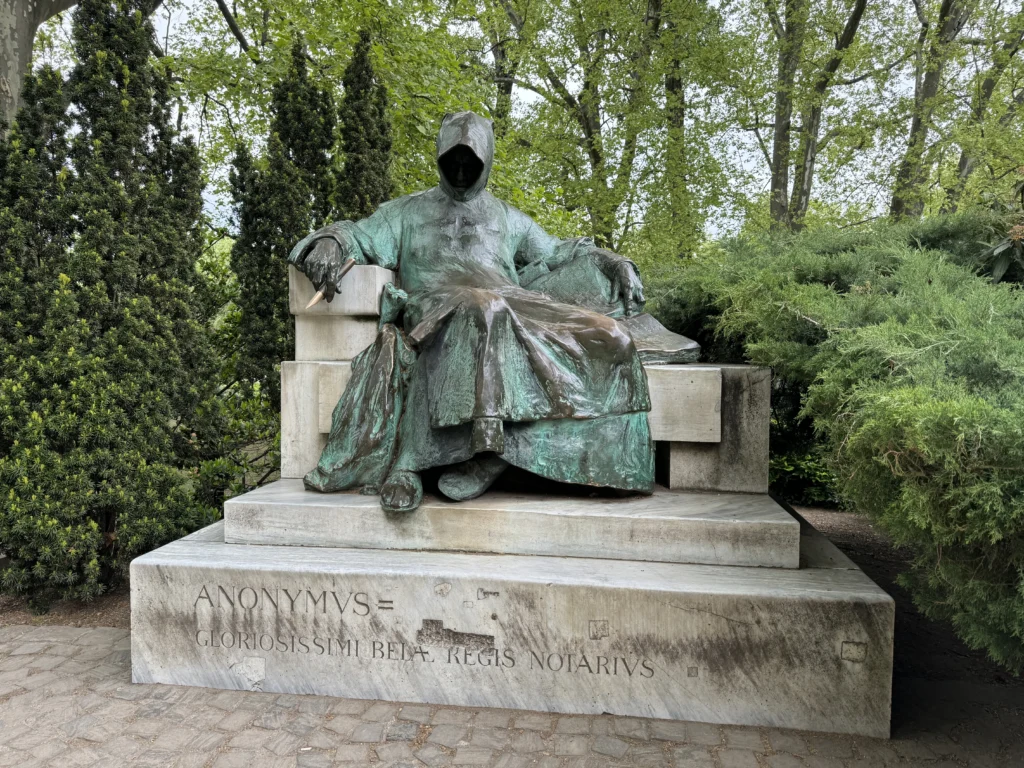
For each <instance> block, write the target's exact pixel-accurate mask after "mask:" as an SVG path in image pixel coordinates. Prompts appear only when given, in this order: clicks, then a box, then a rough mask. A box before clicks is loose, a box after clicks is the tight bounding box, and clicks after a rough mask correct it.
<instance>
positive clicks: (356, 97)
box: [337, 30, 392, 219]
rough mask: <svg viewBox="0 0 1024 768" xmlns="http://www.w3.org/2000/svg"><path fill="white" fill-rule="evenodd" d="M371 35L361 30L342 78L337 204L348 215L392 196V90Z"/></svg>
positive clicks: (368, 211)
mask: <svg viewBox="0 0 1024 768" xmlns="http://www.w3.org/2000/svg"><path fill="white" fill-rule="evenodd" d="M370 51H371V41H370V34H369V33H368V32H366V31H365V30H363V31H361V32H360V33H359V41H358V42H357V43H356V47H355V51H354V52H353V53H352V60H351V61H350V62H349V64H348V66H347V67H346V68H345V75H344V77H343V78H342V85H343V87H344V96H343V97H342V100H341V108H340V110H339V115H340V118H341V155H342V159H343V161H344V167H343V169H342V171H341V173H340V174H339V177H338V190H337V208H338V213H339V215H340V217H341V218H343V219H362V218H365V217H366V216H369V215H370V214H371V213H373V212H374V211H376V210H377V208H378V207H379V206H380V205H381V203H384V202H387V201H388V200H389V199H390V198H391V194H392V184H391V122H390V120H389V119H388V115H387V108H386V107H387V91H386V90H385V89H384V86H383V85H382V84H381V83H380V82H378V80H377V77H376V75H375V74H374V71H373V62H372V61H371V59H370Z"/></svg>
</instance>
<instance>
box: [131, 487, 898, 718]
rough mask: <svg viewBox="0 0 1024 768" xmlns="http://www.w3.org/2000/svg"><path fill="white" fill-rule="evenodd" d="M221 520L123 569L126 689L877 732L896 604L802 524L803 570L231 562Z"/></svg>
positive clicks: (266, 554)
mask: <svg viewBox="0 0 1024 768" xmlns="http://www.w3.org/2000/svg"><path fill="white" fill-rule="evenodd" d="M705 501H706V500H705ZM624 508H625V507H624ZM279 511H280V510H279ZM378 512H379V511H378ZM373 513H374V512H373V511H371V510H367V511H365V512H364V515H372V514H373ZM535 514H536V513H535ZM435 515H436V513H435ZM680 516H681V517H683V518H685V517H686V515H685V514H682V515H680ZM620 517H622V516H621V515H620ZM690 517H693V515H690ZM231 518H232V514H231V512H230V508H229V513H228V520H227V523H224V522H221V523H218V524H216V525H214V526H211V527H209V528H207V529H205V530H203V531H200V532H198V533H196V534H193V535H191V536H188V537H186V538H184V539H181V540H180V541H177V542H174V543H172V544H169V545H167V546H165V547H162V548H160V549H158V550H156V551H154V552H151V553H149V554H147V555H143V556H142V557H140V558H138V559H136V560H135V561H134V562H133V563H132V565H131V584H132V676H133V680H134V681H135V682H137V683H172V684H181V685H194V686H206V687H212V688H224V689H248V690H264V691H273V692H289V693H311V694H314V693H315V694H325V695H334V696H344V697H355V698H364V699H384V700H391V701H408V702H427V703H438V704H450V705H463V706H488V707H499V708H512V709H527V710H542V711H552V712H566V713H591V714H597V713H605V712H607V713H612V714H617V715H632V716H641V717H656V718H671V719H681V720H696V721H704V722H713V723H731V724H742V725H763V726H773V727H780V728H799V729H806V730H815V731H830V732H845V733H855V734H863V735H868V736H877V737H886V736H888V733H889V713H890V694H891V671H892V637H893V621H894V608H893V601H892V599H891V598H889V596H888V595H886V594H885V593H884V592H883V591H882V590H880V589H879V588H878V587H877V586H876V585H875V584H874V583H872V582H871V580H870V579H868V578H867V577H866V576H865V575H864V574H863V573H862V572H861V571H860V570H859V569H858V568H857V567H856V566H855V565H854V564H853V563H852V562H850V561H849V560H848V559H847V558H846V557H845V556H843V555H842V554H841V553H840V552H839V551H838V550H836V549H835V547H833V546H832V545H831V544H830V543H829V542H828V541H827V540H825V539H824V538H823V537H821V536H820V535H819V534H817V533H816V532H815V531H814V530H813V529H811V528H809V527H807V526H803V527H802V530H801V531H800V536H799V540H798V547H799V566H800V567H798V568H796V567H744V566H739V565H704V564H685V563H675V562H671V563H669V562H649V561H641V560H637V559H630V560H622V559H595V558H592V557H567V556H564V555H559V556H540V555H536V554H480V553H474V554H468V553H461V552H439V551H409V550H396V549H366V548H353V547H335V546H310V544H312V543H315V542H312V541H306V542H305V543H306V546H280V545H273V544H239V543H235V544H231V543H225V526H226V525H227V526H228V527H229V528H232V527H233V528H234V532H233V534H232V536H233V537H235V538H236V539H237V538H238V537H239V536H243V537H245V536H254V535H255V534H254V533H253V531H254V530H255V529H253V528H252V527H251V526H250V528H249V529H248V533H246V532H245V531H246V530H247V529H246V528H245V527H241V526H239V521H238V520H237V519H236V520H234V521H232V519H231ZM534 522H535V523H537V521H534ZM548 522H550V521H547V522H544V521H541V522H540V524H547V523H548ZM621 522H622V521H621V520H620V521H619V523H621ZM617 525H618V523H617ZM342 527H343V526H340V525H338V526H335V530H334V531H333V532H327V535H328V536H337V535H339V534H338V531H340V530H341V528H342ZM428 528H429V526H428ZM428 528H424V529H421V530H420V531H419V533H418V534H417V535H418V536H420V537H421V539H420V541H419V543H420V544H421V545H422V546H424V547H436V546H440V545H441V544H442V542H445V541H449V540H451V539H450V537H449V538H445V536H446V534H445V535H442V534H441V533H439V532H438V531H437V530H436V529H435V530H434V531H433V533H431V531H430V530H428ZM615 530H618V531H619V533H621V532H623V531H626V530H627V529H626V528H618V529H613V534H614V535H618V533H614V531H615ZM750 530H754V528H751V529H750ZM424 531H426V532H424ZM372 534H373V526H372V525H371V526H370V527H369V528H364V529H362V530H361V532H360V533H359V535H360V536H368V535H372ZM613 534H607V533H606V535H613ZM305 535H306V536H307V537H308V536H310V535H311V534H310V533H309V532H307V533H306V534H305ZM422 537H425V538H422ZM321 543H333V542H332V541H327V542H321ZM372 543H373V542H372V541H366V540H363V541H362V544H364V545H365V544H372ZM606 557H607V553H606Z"/></svg>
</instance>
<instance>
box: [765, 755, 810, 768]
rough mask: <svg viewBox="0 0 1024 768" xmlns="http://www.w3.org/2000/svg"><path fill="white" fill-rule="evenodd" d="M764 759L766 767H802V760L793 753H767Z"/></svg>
mask: <svg viewBox="0 0 1024 768" xmlns="http://www.w3.org/2000/svg"><path fill="white" fill-rule="evenodd" d="M764 760H765V762H766V763H768V768H804V761H803V760H801V759H800V758H799V757H796V756H795V755H785V754H783V755H768V756H767V757H765V758H764Z"/></svg>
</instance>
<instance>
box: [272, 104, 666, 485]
mask: <svg viewBox="0 0 1024 768" xmlns="http://www.w3.org/2000/svg"><path fill="white" fill-rule="evenodd" d="M450 118H454V119H450ZM481 123H482V124H484V125H481ZM458 145H462V146H465V147H468V148H469V149H471V150H472V151H473V153H474V154H475V155H476V157H478V158H479V159H480V161H481V163H482V166H483V168H482V171H481V173H480V175H479V177H478V178H477V179H476V180H475V183H474V184H473V185H472V186H471V187H469V188H468V189H454V188H453V187H452V185H451V183H450V182H449V180H448V179H446V177H445V174H444V173H443V172H442V173H441V183H440V184H439V185H438V186H437V187H434V188H433V189H430V190H428V191H426V192H422V193H417V194H413V195H407V196H405V197H401V198H398V199H396V200H393V201H390V202H388V203H385V204H384V205H382V206H381V207H380V208H379V209H378V210H377V212H376V213H374V214H373V215H372V216H370V217H369V218H367V219H364V220H362V221H358V222H340V223H337V224H332V225H330V226H327V227H325V228H323V229H321V230H319V231H318V232H315V233H313V234H312V235H310V236H309V237H307V238H306V239H305V240H303V241H302V242H300V243H299V244H298V245H297V246H296V247H295V249H294V250H293V252H292V254H291V256H290V257H289V261H291V262H292V263H293V264H295V265H296V266H298V267H299V268H300V269H301V268H303V264H304V261H305V257H306V256H307V255H308V254H309V253H310V251H311V250H312V249H313V247H314V246H315V245H316V242H317V241H318V240H320V239H322V238H332V239H333V240H335V242H337V244H338V246H339V250H340V252H341V254H342V256H341V258H342V259H349V258H353V259H355V260H356V262H357V263H360V264H376V265H379V266H381V267H385V268H388V269H392V270H395V271H396V272H397V284H398V286H399V287H400V289H401V290H394V289H391V290H389V291H388V292H386V301H385V303H386V304H388V306H387V307H386V308H385V307H382V316H381V330H380V333H379V335H378V337H377V340H376V341H375V342H374V344H372V345H371V346H370V347H369V348H367V349H366V350H364V351H363V352H362V353H360V355H359V356H357V358H356V359H355V360H354V361H353V368H352V377H351V379H350V381H349V384H348V386H347V388H346V390H345V392H344V394H343V395H342V398H341V400H340V401H339V403H338V406H337V407H336V409H335V411H334V418H333V422H332V429H331V433H330V435H329V439H328V444H327V447H326V448H325V450H324V452H323V455H322V456H321V459H320V462H319V464H318V466H317V467H316V469H314V470H313V471H312V472H310V473H309V474H308V475H307V476H306V479H305V482H306V485H307V487H309V488H311V489H315V490H320V491H335V490H343V489H346V488H353V487H364V488H366V489H368V490H374V489H377V488H379V487H380V485H381V484H382V483H383V481H384V479H385V478H386V477H387V474H388V472H389V471H390V470H391V469H394V468H397V469H408V470H412V471H421V470H424V469H428V468H431V467H439V466H445V465H449V464H455V463H458V462H461V461H465V460H466V459H469V458H472V456H473V455H474V454H476V453H481V452H486V451H494V452H496V453H499V454H501V455H502V457H503V458H504V459H505V460H506V461H508V462H509V463H510V464H512V465H514V466H519V467H521V468H523V469H526V470H528V471H530V472H534V473H536V474H538V475H541V476H543V477H547V478H550V479H553V480H558V481H562V482H569V483H583V484H588V485H597V486H607V487H611V488H619V489H624V490H635V491H649V490H650V489H651V487H652V485H653V474H654V459H653V444H652V442H651V436H650V429H649V426H648V422H647V411H649V410H650V398H649V395H648V390H647V379H646V375H645V374H644V370H643V365H642V364H641V361H640V357H639V355H638V353H637V350H636V347H635V345H634V343H633V341H632V339H631V338H630V336H629V334H628V333H626V331H625V330H623V329H622V328H621V327H620V325H619V324H618V323H617V322H616V320H615V319H613V317H611V316H609V315H621V314H622V311H621V304H619V303H616V302H615V301H614V297H613V296H612V292H611V290H610V281H609V279H608V278H607V276H606V275H607V274H608V273H609V272H610V271H611V270H610V267H614V266H616V264H613V263H610V260H612V261H614V262H616V263H621V262H622V261H625V260H624V259H621V257H617V256H614V255H612V254H609V253H608V252H607V251H602V250H600V249H597V248H595V247H594V244H593V242H592V241H591V240H589V239H588V238H576V239H571V240H559V239H557V238H555V237H552V236H550V235H548V234H547V233H546V232H544V231H543V230H542V229H541V228H540V227H539V226H538V225H537V224H536V223H535V222H533V221H532V220H531V219H530V218H529V217H528V216H526V215H525V214H523V213H521V212H520V211H518V210H516V209H515V208H513V207H512V206H510V205H508V204H506V203H504V202H502V201H501V200H499V199H497V198H495V197H494V196H493V195H491V194H490V193H489V192H488V191H487V190H486V188H485V186H486V182H487V177H488V175H489V172H490V166H491V161H492V159H493V135H492V133H491V130H490V125H489V123H487V121H484V120H483V119H482V118H479V117H477V116H476V115H472V114H471V113H460V115H456V116H448V117H446V120H445V124H444V125H443V126H442V130H441V135H440V137H439V140H438V157H439V158H441V157H442V156H443V155H444V154H445V152H447V151H449V150H451V149H452V147H455V146H458ZM627 263H628V262H627ZM631 266H632V265H631ZM633 268H635V267H633ZM560 283H561V286H560V288H559V284H560ZM531 284H537V285H539V286H543V287H544V290H543V292H542V291H538V290H531V289H530V285H531ZM556 289H557V290H556ZM554 295H559V296H572V297H573V298H574V300H575V301H578V302H579V303H567V302H564V301H558V300H556V299H555V298H553V296H554ZM577 297H578V298H577ZM580 304H585V305H586V307H590V308H585V307H584V306H580ZM595 310H596V311H595ZM399 315H400V318H399Z"/></svg>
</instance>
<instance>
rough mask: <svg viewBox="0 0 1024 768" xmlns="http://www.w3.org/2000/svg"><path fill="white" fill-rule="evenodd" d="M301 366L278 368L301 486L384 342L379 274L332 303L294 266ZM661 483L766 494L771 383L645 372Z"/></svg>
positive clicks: (749, 377) (756, 371)
mask: <svg viewBox="0 0 1024 768" xmlns="http://www.w3.org/2000/svg"><path fill="white" fill-rule="evenodd" d="M288 269H289V306H290V309H291V313H292V314H293V315H294V316H295V360H288V361H285V362H283V363H282V364H281V475H282V476H283V477H286V478H289V477H302V476H303V475H305V474H306V473H307V472H308V471H309V470H311V469H312V468H313V467H314V466H316V463H317V460H318V459H319V457H320V452H321V451H322V450H323V448H324V446H325V445H326V443H327V435H328V433H329V432H330V429H331V414H332V412H333V410H334V406H335V405H336V404H337V402H338V399H339V398H340V397H341V393H342V391H343V390H344V388H345V385H346V383H347V382H348V378H349V375H350V370H351V361H352V359H353V358H354V357H355V356H356V355H357V354H359V352H361V351H362V350H363V349H365V348H366V347H367V346H368V345H369V344H370V343H372V342H373V339H374V337H375V336H376V333H377V318H378V315H379V305H380V293H381V291H382V290H383V288H384V285H386V284H387V283H390V282H392V281H393V280H394V273H392V272H391V271H390V270H387V269H383V268H381V267H373V266H359V267H355V268H353V269H352V270H351V271H350V272H349V273H348V274H347V275H346V276H345V278H344V279H343V280H342V285H341V292H340V294H339V295H337V296H336V297H335V298H334V300H333V301H332V302H330V303H328V302H326V301H321V302H320V303H319V304H317V305H316V306H314V307H311V308H309V309H306V305H307V304H308V303H309V300H310V299H311V298H312V297H313V294H314V293H315V290H314V288H313V285H312V283H310V281H309V280H308V279H307V278H306V276H305V275H303V274H302V273H301V272H300V271H299V270H297V269H296V268H295V267H289V268H288ZM645 369H646V371H647V381H648V385H649V387H650V392H651V412H650V414H649V419H650V424H651V434H652V436H653V438H654V440H655V444H656V461H657V473H656V474H657V479H658V482H659V483H662V484H663V485H666V486H668V487H669V488H675V489H688V490H705V491H739V492H747V493H766V492H767V490H768V425H769V420H770V397H771V374H770V371H769V370H768V369H767V368H761V367H756V366H747V365H709V364H702V363H691V364H686V365H648V366H645Z"/></svg>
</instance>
